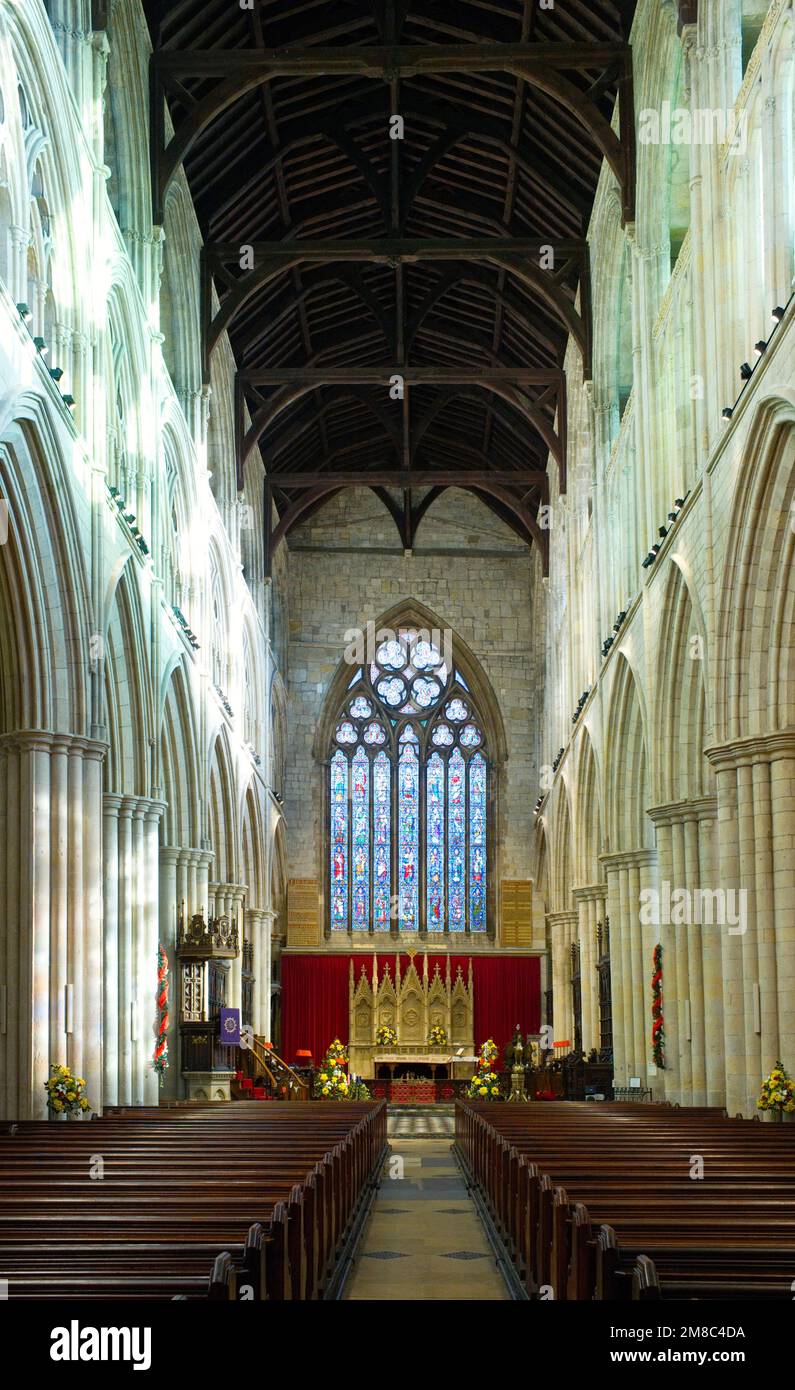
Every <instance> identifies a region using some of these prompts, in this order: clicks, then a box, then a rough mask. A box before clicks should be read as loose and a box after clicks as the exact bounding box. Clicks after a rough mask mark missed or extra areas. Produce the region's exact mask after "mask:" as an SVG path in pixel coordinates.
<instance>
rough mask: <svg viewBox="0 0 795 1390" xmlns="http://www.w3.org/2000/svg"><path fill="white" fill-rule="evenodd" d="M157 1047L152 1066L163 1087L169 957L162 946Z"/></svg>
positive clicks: (166, 1059)
mask: <svg viewBox="0 0 795 1390" xmlns="http://www.w3.org/2000/svg"><path fill="white" fill-rule="evenodd" d="M157 1012H158V1015H159V1017H158V1024H157V1045H156V1047H155V1055H154V1059H153V1061H152V1066H153V1067H154V1069H155V1071H156V1072H157V1074H158V1076H159V1077H160V1085H161V1086H162V1085H163V1074H164V1072H166V1070H167V1069H168V956H167V955H166V953H165V951H164V950H163V947H162V946H158V948H157Z"/></svg>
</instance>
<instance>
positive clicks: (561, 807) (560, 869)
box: [549, 778, 574, 912]
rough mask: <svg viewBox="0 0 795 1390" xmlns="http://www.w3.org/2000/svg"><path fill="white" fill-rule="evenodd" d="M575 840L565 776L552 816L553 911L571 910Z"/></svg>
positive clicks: (550, 886) (550, 887)
mask: <svg viewBox="0 0 795 1390" xmlns="http://www.w3.org/2000/svg"><path fill="white" fill-rule="evenodd" d="M572 860H573V842H572V818H571V809H570V805H569V789H568V787H567V785H566V782H565V780H564V779H563V778H560V779H559V780H558V790H557V797H556V801H555V810H554V813H553V818H552V854H551V859H550V883H549V890H550V897H551V910H552V911H553V912H570V911H571V890H572V887H573V884H574V880H573V878H572Z"/></svg>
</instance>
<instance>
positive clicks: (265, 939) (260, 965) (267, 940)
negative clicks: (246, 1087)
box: [246, 907, 276, 1042]
mask: <svg viewBox="0 0 795 1390" xmlns="http://www.w3.org/2000/svg"><path fill="white" fill-rule="evenodd" d="M275 916H276V914H275V912H274V911H273V909H272V908H256V907H249V908H247V909H246V934H247V937H248V940H249V941H251V943H252V945H253V947H254V999H253V1006H252V1015H253V1024H252V1026H253V1028H254V1032H255V1034H256V1036H257V1037H258V1038H265V1040H266V1041H268V1042H270V1041H271V931H272V926H273V919H274V917H275Z"/></svg>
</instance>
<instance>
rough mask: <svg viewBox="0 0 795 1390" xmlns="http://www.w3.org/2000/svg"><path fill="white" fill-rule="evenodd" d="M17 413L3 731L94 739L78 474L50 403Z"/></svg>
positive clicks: (7, 442) (12, 429) (0, 568)
mask: <svg viewBox="0 0 795 1390" xmlns="http://www.w3.org/2000/svg"><path fill="white" fill-rule="evenodd" d="M9 410H10V412H11V413H10V416H9V418H8V419H7V420H6V421H0V499H2V500H3V501H5V502H6V503H7V507H8V540H7V541H6V543H5V544H4V545H2V546H0V605H1V606H2V614H3V620H2V636H0V650H2V657H3V666H2V671H0V727H2V728H3V729H5V730H11V729H19V728H28V729H37V728H38V729H41V728H44V729H53V730H55V729H57V730H62V731H65V732H66V731H69V732H86V731H87V723H88V703H89V691H88V673H89V669H90V662H91V660H92V659H95V656H96V654H95V653H94V652H93V651H92V649H91V645H90V638H91V634H92V631H93V629H94V627H95V624H94V623H93V622H92V620H91V617H90V612H91V605H90V597H89V592H88V576H87V575H86V573H85V569H84V566H83V562H82V549H81V546H80V545H79V544H78V542H77V535H78V523H77V520H76V517H75V510H74V507H73V503H72V494H71V490H70V488H69V486H68V482H67V478H68V469H67V467H66V466H65V463H64V459H63V455H62V451H61V448H60V444H59V441H58V439H57V437H56V436H55V434H54V432H53V429H52V425H51V423H50V422H49V421H48V420H47V418H46V416H45V415H44V413H43V410H42V402H41V400H36V399H32V398H27V397H22V398H20V399H17V400H14V401H12V402H10V403H9ZM45 460H46V462H45ZM53 480H54V481H53ZM56 498H57V507H58V510H57V511H56Z"/></svg>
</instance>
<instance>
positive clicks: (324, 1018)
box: [282, 954, 348, 1066]
mask: <svg viewBox="0 0 795 1390" xmlns="http://www.w3.org/2000/svg"><path fill="white" fill-rule="evenodd" d="M335 1038H339V1039H340V1041H341V1042H344V1043H347V1041H348V956H336V955H330V954H329V955H328V956H282V1055H283V1056H284V1060H285V1062H289V1063H290V1065H291V1066H292V1065H293V1063H294V1062H295V1061H296V1056H295V1054H296V1050H297V1049H298V1048H299V1047H308V1048H309V1049H310V1051H311V1053H312V1059H313V1061H314V1062H315V1063H318V1062H319V1061H320V1060H321V1058H322V1057H323V1054H324V1053H325V1051H326V1048H327V1047H328V1045H329V1043H331V1042H333V1041H334V1039H335ZM299 1060H301V1061H303V1062H306V1061H307V1060H308V1059H307V1058H306V1057H303V1058H300V1059H299Z"/></svg>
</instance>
